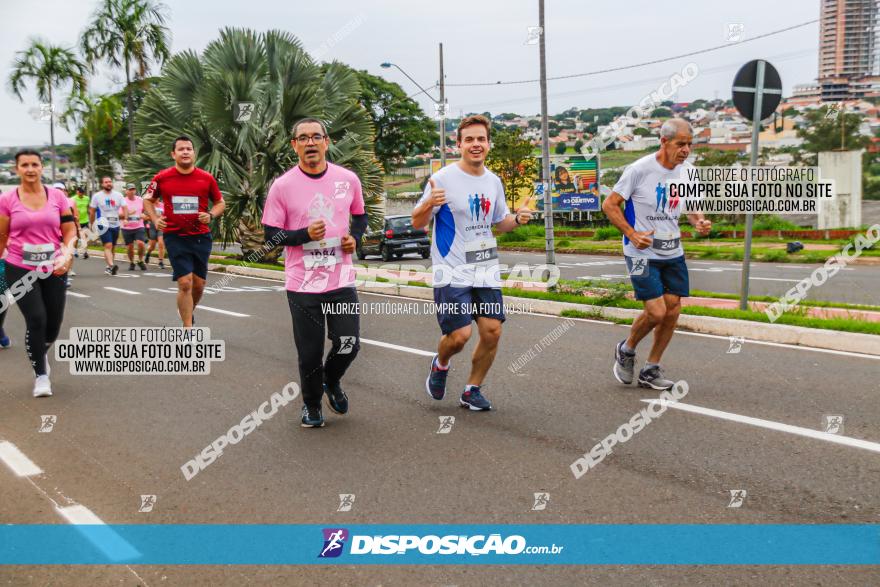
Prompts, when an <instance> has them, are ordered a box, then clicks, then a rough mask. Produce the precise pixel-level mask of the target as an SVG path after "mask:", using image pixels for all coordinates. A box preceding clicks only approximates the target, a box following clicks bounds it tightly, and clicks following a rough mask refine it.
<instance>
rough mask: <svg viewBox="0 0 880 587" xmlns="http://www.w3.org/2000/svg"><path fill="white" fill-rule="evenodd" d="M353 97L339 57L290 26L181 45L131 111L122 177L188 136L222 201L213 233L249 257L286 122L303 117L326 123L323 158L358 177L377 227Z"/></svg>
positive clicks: (366, 131) (374, 177) (375, 194)
mask: <svg viewBox="0 0 880 587" xmlns="http://www.w3.org/2000/svg"><path fill="white" fill-rule="evenodd" d="M359 94H360V85H359V84H358V79H357V75H356V73H355V72H353V71H352V70H351V69H349V68H348V67H346V66H345V65H343V64H340V63H331V64H324V65H318V64H316V63H315V62H314V61H313V60H312V58H311V57H310V56H309V55H308V54H307V53H306V52H305V51H304V50H303V49H302V45H301V43H300V41H299V40H298V39H296V38H295V37H293V36H292V35H291V34H289V33H286V32H282V31H269V32H266V33H258V32H255V31H251V30H245V29H224V30H222V31H221V32H220V38H219V39H218V40H216V41H213V42H212V43H210V44H209V45H208V47H207V48H206V49H205V51H204V53H203V54H202V55H201V57H200V56H199V55H197V54H196V53H194V52H192V51H187V52H184V53H181V54H178V55H175V56H174V57H173V58H171V59H170V60H169V61H168V62H167V63H166V64H165V67H164V68H163V72H162V76H161V77H160V78H159V81H158V82H157V83H156V85H155V86H154V87H153V89H151V90H150V92H149V93H148V94H147V96H146V98H145V99H144V102H143V104H142V105H141V107H140V108H139V109H138V113H137V116H136V119H135V123H134V126H135V134H136V136H137V139H138V145H139V150H138V153H137V155H135V157H133V158H132V159H131V160H130V162H129V165H128V172H129V176H130V177H129V178H130V180H132V181H135V180H139V181H145V180H149V179H150V178H151V177H152V176H153V175H154V174H155V173H156V172H157V171H159V170H160V169H162V168H164V167H167V166H168V165H169V164H170V163H171V160H170V155H169V154H170V152H171V143H172V141H173V139H174V138H175V137H177V136H178V135H180V134H186V135H188V136H190V137H192V139H193V142H194V146H195V147H196V149H197V151H198V160H197V161H196V164H197V165H198V166H199V167H202V168H204V169H206V170H207V171H209V172H210V173H212V174H214V176H215V177H216V178H217V181H218V183H219V184H220V190H221V191H222V192H223V194H224V198H225V199H226V206H227V207H226V213H225V214H224V215H223V217H222V221H221V224H220V235H219V236H220V237H221V238H222V240H223V241H224V242H238V243H240V244H241V247H242V252H243V253H245V254H246V255H250V254H252V253H254V252H257V251H258V250H259V249H260V248H261V247H262V244H263V228H262V225H261V223H260V220H261V217H262V209H263V204H264V202H265V199H266V194H267V192H268V189H269V186H270V185H271V183H272V181H273V180H274V179H275V178H276V177H278V176H280V175H281V174H283V173H284V172H286V171H287V170H288V169H290V168H291V167H293V166H294V165H296V163H297V159H296V154H295V153H294V151H293V149H292V148H291V146H290V138H291V135H290V131H291V127H292V125H293V123H294V122H296V121H297V120H299V119H300V118H303V117H306V116H312V117H315V118H318V119H320V120H323V121H324V122H325V124H326V125H327V132H328V133H329V134H330V138H331V141H332V143H331V146H330V152H329V156H330V159H331V160H333V161H334V162H336V163H338V164H340V165H344V166H346V167H348V168H349V169H351V170H353V171H354V172H355V173H357V175H358V177H360V180H361V184H362V187H363V192H364V200H365V203H366V205H367V214H368V215H369V217H370V219H371V224H372V225H373V226H377V224H378V223H379V222H380V217H381V209H380V208H379V201H380V199H381V193H382V180H381V170H380V167H379V163H378V161H376V157H375V154H374V152H373V138H374V134H373V127H372V123H371V122H370V117H369V114H368V113H367V112H366V110H364V108H363V107H362V106H361V105H360V104H359V103H358V96H359ZM241 103H249V104H252V105H253V111H252V114H251V116H250V118H249V119H248V120H242V118H244V117H241V116H238V117H237V116H236V105H237V104H241ZM236 118H238V119H239V120H236ZM279 253H280V250H277V251H274V252H272V253H271V254H268V255H265V256H264V258H266V259H272V258H273V257H274V258H277V256H278V254H279ZM258 254H259V253H258Z"/></svg>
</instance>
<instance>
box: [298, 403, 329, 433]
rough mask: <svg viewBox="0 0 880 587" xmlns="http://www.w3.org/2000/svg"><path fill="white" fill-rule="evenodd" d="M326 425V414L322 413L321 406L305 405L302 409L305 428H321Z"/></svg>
mask: <svg viewBox="0 0 880 587" xmlns="http://www.w3.org/2000/svg"><path fill="white" fill-rule="evenodd" d="M323 425H324V416H323V415H322V414H321V406H320V405H318V406H317V407H312V408H310V407H309V406H303V410H302V427H303V428H321V427H322V426H323Z"/></svg>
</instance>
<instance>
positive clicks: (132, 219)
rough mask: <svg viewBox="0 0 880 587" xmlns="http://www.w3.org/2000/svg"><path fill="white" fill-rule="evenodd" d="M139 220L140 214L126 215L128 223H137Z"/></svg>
mask: <svg viewBox="0 0 880 587" xmlns="http://www.w3.org/2000/svg"><path fill="white" fill-rule="evenodd" d="M140 219H141V215H140V214H129V215H128V221H129V222H137V221H138V220H140Z"/></svg>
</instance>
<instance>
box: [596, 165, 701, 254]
mask: <svg viewBox="0 0 880 587" xmlns="http://www.w3.org/2000/svg"><path fill="white" fill-rule="evenodd" d="M692 167H693V165H691V164H690V163H688V162H684V163H682V164H681V165H676V166H675V167H674V168H673V169H666V168H665V167H663V166H662V165H660V162H659V161H657V156H656V153H651V154H650V155H645V156H644V157H642V158H641V159H639V160H637V161H635V162H633V163H631V164H630V165H629V166H627V168H626V169H624V170H623V175H621V176H620V179H618V180H617V183H616V184H615V185H614V190H613V191H615V192H617V193H618V194H620V195H621V196H622V197H623V199H624V200H625V201H626V204H625V206H624V210H623V215H624V216H625V217H626V221H627V222H629V224H630V225H631V226H632V227H633V228H635V229H636V230H637V231H639V232H644V231H647V230H653V231H654V235H653V237H654V243H653V244H652V245H651V246H650V247H647V248H644V249H639V248H637V247H636V246H634V245H633V244H632V243H631V242H630V241H629V239H628V238H626V237H623V254H624V255H626V256H628V257H647V258H648V259H672V258H675V257H680V256H682V255H684V248H682V246H681V231H680V230H679V227H678V218H679V216H681V210H682V208H683V207H684V205H683V204H682V202H681V200H680V199H679V198H677V197H676V198H670V197H669V195H668V190H667V187H666V182H667V181H670V180H676V179H679V178H680V179H682V180H687V178H688V175H687V170H688V169H690V168H692Z"/></svg>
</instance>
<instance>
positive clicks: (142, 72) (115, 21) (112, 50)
mask: <svg viewBox="0 0 880 587" xmlns="http://www.w3.org/2000/svg"><path fill="white" fill-rule="evenodd" d="M165 21H166V17H165V6H164V5H163V4H160V3H158V2H154V1H153V0H102V2H101V4H100V5H99V6H98V9H97V10H96V11H95V14H94V16H93V17H92V23H91V24H90V25H89V26H88V28H86V30H85V31H84V32H83V34H82V37H81V39H80V46H81V47H82V52H83V55H85V56H86V60H87V61H88V62H89V64H90V65H91V66H93V67H94V65H95V63H96V62H98V61H102V60H103V61H105V62H106V63H108V64H109V65H111V66H113V67H122V68H123V70H124V71H125V90H126V101H125V108H126V111H127V114H128V135H129V138H128V146H129V152H130V154H131V155H134V153H135V140H134V122H133V119H134V99H133V96H132V87H131V78H132V74H134V75H135V78H136V79H138V80H142V79H144V78H145V77H146V76H147V74H148V73H149V70H150V62H151V61H152V60H155V61H156V62H157V63H158V64H159V65H161V64H162V62H163V61H165V60H166V59H168V57H169V55H170V53H171V52H170V50H169V45H170V38H171V33H170V32H169V30H168V27H167V26H165ZM132 67H134V71H132Z"/></svg>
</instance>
